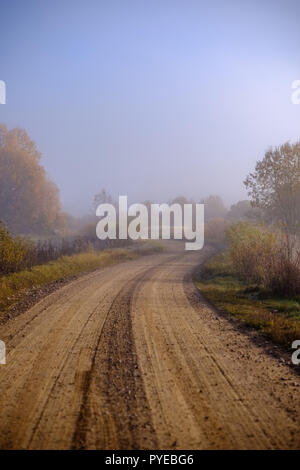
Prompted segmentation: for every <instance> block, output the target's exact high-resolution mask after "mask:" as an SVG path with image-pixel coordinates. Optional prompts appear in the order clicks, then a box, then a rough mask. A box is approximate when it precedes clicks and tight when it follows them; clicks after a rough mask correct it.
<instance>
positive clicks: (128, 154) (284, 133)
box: [0, 0, 300, 214]
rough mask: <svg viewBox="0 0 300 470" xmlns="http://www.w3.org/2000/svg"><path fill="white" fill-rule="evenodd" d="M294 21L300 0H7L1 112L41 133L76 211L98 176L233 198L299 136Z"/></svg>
mask: <svg viewBox="0 0 300 470" xmlns="http://www.w3.org/2000/svg"><path fill="white" fill-rule="evenodd" d="M299 23H300V1H299V0H298V1H289V0H285V1H276V0H269V1H266V0H259V1H256V0H252V1H247V0H244V1H240V0H239V1H224V0H223V1H213V0H210V1H207V2H204V1H200V0H199V1H193V0H181V1H177V0H172V1H168V0H147V1H144V0H139V1H134V0H131V1H127V0H120V1H117V0H106V1H104V0H103V1H101V0H97V1H96V0H81V1H79V0H51V1H50V0H48V1H46V0H43V1H42V0H26V1H24V0H19V1H17V0H1V1H0V79H1V80H4V81H5V82H6V86H7V104H6V105H1V106H0V122H4V123H6V124H7V125H8V126H9V127H15V126H20V127H24V128H25V129H26V130H27V132H28V133H29V135H30V137H31V138H32V139H33V140H35V141H36V143H37V145H38V148H39V150H40V151H41V152H42V154H43V159H42V163H43V164H44V166H45V167H46V170H47V172H48V174H49V176H50V177H51V178H52V179H53V180H54V181H55V182H56V184H57V185H58V186H59V188H60V191H61V198H62V202H63V205H64V208H65V209H66V210H69V211H71V212H72V213H74V214H81V213H83V212H86V211H90V210H91V209H92V198H93V195H94V194H95V192H97V191H99V190H101V189H102V188H104V187H105V188H106V189H107V190H108V191H109V192H111V193H112V194H113V195H115V196H117V195H118V194H125V195H128V197H129V199H130V201H132V202H134V201H141V200H144V199H152V200H155V201H157V202H158V201H163V200H168V199H169V198H171V197H173V196H176V195H179V194H184V195H186V196H188V197H193V198H194V199H195V200H199V199H200V198H202V197H205V196H207V195H209V194H220V195H221V196H222V197H223V198H224V200H225V202H226V203H227V204H231V203H233V202H235V201H236V200H238V199H245V197H246V193H245V190H244V189H243V184H242V181H243V179H244V177H245V176H246V174H247V173H248V172H249V171H251V170H252V169H253V167H254V165H255V162H256V160H257V159H260V158H262V157H263V155H264V151H265V150H266V149H267V148H268V147H269V146H271V145H278V144H280V143H283V142H284V141H286V140H291V141H295V140H298V139H299V137H300V106H296V105H292V104H291V83H292V82H293V81H294V80H296V79H300V25H299Z"/></svg>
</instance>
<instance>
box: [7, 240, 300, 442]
mask: <svg viewBox="0 0 300 470" xmlns="http://www.w3.org/2000/svg"><path fill="white" fill-rule="evenodd" d="M171 246H172V249H171V251H170V252H166V253H162V254H160V255H151V256H148V257H144V258H139V259H138V260H135V261H130V262H128V263H125V264H122V265H119V266H112V267H108V268H105V269H103V270H101V271H98V272H95V273H93V274H90V275H87V276H84V277H82V278H81V279H77V280H75V281H73V282H71V283H70V284H68V285H65V286H64V287H62V288H61V289H60V290H58V291H57V292H54V293H52V294H50V295H49V296H48V297H46V298H44V299H43V300H41V301H40V302H39V303H38V304H36V305H35V306H34V307H32V308H31V309H30V310H28V311H27V312H25V313H23V314H21V315H20V316H18V317H16V318H15V319H11V320H9V321H8V322H6V323H5V324H4V325H1V326H0V338H1V339H4V340H5V341H6V342H7V346H8V347H7V352H8V354H7V364H6V365H5V366H1V367H0V447H1V448H20V449H28V448H31V449H69V448H74V449H79V448H88V449H96V448H106V449H140V448H149V449H157V448H164V449H183V448H187V449H195V448H200V449H225V448H228V449H232V448H238V449H246V448H257V449H260V448H263V449H268V448H299V447H300V439H299V422H300V403H299V398H298V394H297V392H298V390H299V388H297V386H300V379H299V376H297V375H296V374H294V373H293V371H291V370H290V369H289V368H288V367H287V366H286V365H284V364H281V363H279V362H278V360H276V359H275V358H271V357H269V356H266V354H265V353H264V351H263V349H262V348H260V347H259V346H256V345H254V344H253V342H251V340H250V339H249V337H248V336H247V334H244V333H240V332H239V331H237V329H236V328H235V327H234V326H233V324H232V322H231V321H229V320H228V319H226V318H224V317H222V316H221V315H219V314H218V313H217V311H215V310H214V308H213V307H212V306H210V305H208V304H207V302H206V301H205V300H204V299H203V298H202V296H201V295H199V294H198V293H197V291H196V289H195V287H194V286H193V283H192V282H191V277H190V276H191V273H192V271H193V269H194V268H195V267H196V266H197V265H198V264H199V263H201V262H203V260H204V259H205V257H206V256H207V251H205V250H204V251H203V252H200V253H182V252H181V253H180V252H179V251H178V250H177V248H176V247H178V246H182V244H181V245H179V244H178V245H176V244H171Z"/></svg>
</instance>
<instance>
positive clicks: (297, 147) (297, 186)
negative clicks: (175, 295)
mask: <svg viewBox="0 0 300 470" xmlns="http://www.w3.org/2000/svg"><path fill="white" fill-rule="evenodd" d="M245 185H246V187H247V189H248V194H249V196H250V198H251V213H249V211H248V212H247V211H246V212H245V211H244V209H246V206H247V204H245V203H239V204H237V205H235V206H232V208H231V211H230V212H231V214H227V226H226V227H225V230H224V244H223V250H222V251H221V253H219V254H218V255H217V256H215V257H214V258H213V259H211V260H210V261H209V262H208V263H207V264H206V265H205V267H204V269H202V272H201V273H200V274H199V276H198V278H197V285H198V287H199V288H200V290H201V291H202V292H203V294H204V295H205V296H206V297H207V298H208V299H209V300H210V301H212V302H213V303H214V304H215V305H216V306H217V307H219V308H220V309H223V310H225V311H226V312H228V313H230V314H232V315H234V316H235V317H237V318H239V319H240V320H242V321H243V322H245V323H246V324H247V325H250V326H254V327H256V328H258V329H259V330H261V331H262V332H263V333H264V334H266V335H267V336H269V337H270V338H271V339H272V340H273V341H274V342H276V343H278V344H280V345H282V346H285V347H290V346H291V343H292V342H293V341H294V340H295V339H299V338H300V231H299V228H300V223H299V222H300V143H299V142H298V143H296V144H293V145H292V144H289V143H286V144H284V145H282V146H280V147H278V148H275V149H271V150H269V151H267V152H266V154H265V157H264V158H263V160H262V161H259V162H257V164H256V167H255V171H254V172H253V173H250V174H249V176H248V177H247V178H246V180H245ZM241 209H243V211H244V214H243V213H242V212H243V211H242V212H241ZM213 233H214V231H213ZM207 241H208V242H209V241H210V238H209V237H208V240H207ZM224 245H225V246H226V249H225V250H224ZM220 247H221V245H220V244H219V248H220Z"/></svg>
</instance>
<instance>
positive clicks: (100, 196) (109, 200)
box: [93, 189, 116, 209]
mask: <svg viewBox="0 0 300 470" xmlns="http://www.w3.org/2000/svg"><path fill="white" fill-rule="evenodd" d="M93 202H94V207H95V209H97V207H98V206H99V205H100V204H112V205H113V206H115V205H116V204H115V202H114V199H113V197H112V196H111V195H110V194H109V193H108V192H107V191H106V189H102V190H101V191H100V193H97V194H95V196H94V201H93Z"/></svg>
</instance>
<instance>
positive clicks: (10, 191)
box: [0, 125, 63, 234]
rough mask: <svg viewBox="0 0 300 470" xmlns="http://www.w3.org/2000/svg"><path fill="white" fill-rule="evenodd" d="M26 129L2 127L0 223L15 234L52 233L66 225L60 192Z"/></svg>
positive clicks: (0, 149) (0, 148)
mask: <svg viewBox="0 0 300 470" xmlns="http://www.w3.org/2000/svg"><path fill="white" fill-rule="evenodd" d="M40 159H41V154H40V153H39V151H38V150H37V148H36V145H35V143H34V142H33V141H32V140H31V139H30V138H29V137H28V135H27V133H26V132H25V131H24V130H23V129H18V128H17V129H12V130H8V129H7V127H6V126H5V125H1V126H0V220H1V221H2V222H4V223H5V225H6V226H7V227H8V228H9V229H10V230H12V231H13V232H15V233H23V234H41V233H49V232H53V231H54V230H55V228H57V227H58V226H59V225H61V224H62V222H63V220H62V219H63V217H62V213H61V209H60V200H59V193H58V189H57V187H56V186H55V184H54V183H53V182H52V181H50V180H49V179H48V178H47V175H46V172H45V169H44V168H43V166H42V165H41V163H40Z"/></svg>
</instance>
